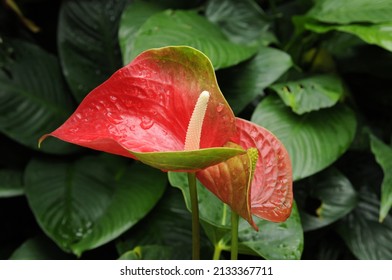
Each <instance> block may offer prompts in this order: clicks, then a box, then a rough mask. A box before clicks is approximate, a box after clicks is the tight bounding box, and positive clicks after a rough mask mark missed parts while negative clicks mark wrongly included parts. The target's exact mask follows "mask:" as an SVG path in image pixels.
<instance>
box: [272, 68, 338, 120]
mask: <svg viewBox="0 0 392 280" xmlns="http://www.w3.org/2000/svg"><path fill="white" fill-rule="evenodd" d="M270 88H271V89H273V90H274V91H276V92H277V93H278V95H279V96H280V98H282V100H283V102H284V103H285V104H286V105H287V106H290V107H291V108H292V110H293V111H294V112H295V113H297V114H303V113H308V112H311V111H315V110H319V109H322V108H328V107H332V106H333V105H335V104H336V103H337V102H338V101H339V100H340V99H341V98H342V97H343V94H344V88H343V84H342V81H341V80H340V79H339V78H338V77H336V76H332V75H317V76H313V77H309V78H305V79H301V80H297V81H290V82H286V83H278V84H274V85H272V86H270Z"/></svg>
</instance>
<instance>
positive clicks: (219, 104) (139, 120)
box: [40, 47, 293, 228]
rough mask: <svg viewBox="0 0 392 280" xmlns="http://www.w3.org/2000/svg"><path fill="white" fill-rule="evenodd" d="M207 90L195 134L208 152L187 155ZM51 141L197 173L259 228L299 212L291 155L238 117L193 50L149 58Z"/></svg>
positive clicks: (94, 95) (116, 79)
mask: <svg viewBox="0 0 392 280" xmlns="http://www.w3.org/2000/svg"><path fill="white" fill-rule="evenodd" d="M203 91H208V93H206V94H205V96H208V100H207V101H206V102H208V103H207V107H206V111H205V114H204V109H203V116H204V117H203V118H202V120H200V122H202V129H201V135H200V136H195V137H200V139H198V140H200V147H199V148H200V149H198V148H195V149H192V150H190V151H188V150H187V151H184V144H185V138H186V135H187V133H188V125H189V123H190V119H191V115H192V113H193V110H194V109H195V104H196V103H197V101H198V98H199V96H200V94H201V93H202V92H203ZM204 108H205V107H204ZM195 111H196V110H195ZM196 122H197V120H196ZM199 124H200V123H199ZM190 135H192V134H190ZM47 136H54V137H57V138H59V139H61V140H63V141H67V142H70V143H74V144H77V145H81V146H84V147H88V148H92V149H96V150H100V151H104V152H108V153H113V154H117V155H122V156H126V157H130V158H134V159H137V160H141V161H142V162H144V163H146V164H149V165H151V166H153V167H156V168H160V169H162V170H165V171H167V170H172V171H197V177H198V179H199V180H200V181H201V182H202V183H203V184H204V185H205V186H206V187H207V188H208V189H209V190H210V191H211V192H213V193H214V194H215V195H216V196H217V197H219V198H220V199H221V200H222V201H223V202H225V203H227V204H228V205H229V206H230V207H231V208H232V209H233V211H235V212H237V213H238V214H239V215H240V216H242V217H243V218H244V219H246V220H247V221H248V222H249V223H250V224H251V225H252V226H253V227H254V228H257V226H256V225H255V223H254V222H253V219H252V215H256V216H258V217H261V218H263V219H266V220H270V221H273V222H281V221H284V220H286V219H287V218H288V216H289V215H290V212H291V207H292V201H293V194H292V174H291V173H292V171H291V163H290V159H289V156H288V153H287V151H286V149H285V148H284V146H283V145H282V144H281V143H280V142H279V141H278V139H277V138H276V137H275V136H274V135H273V134H272V133H270V132H269V131H267V130H266V129H264V128H262V127H260V126H257V125H255V124H253V123H251V122H248V121H245V120H242V119H238V118H237V119H236V118H235V116H234V114H233V112H232V110H231V108H230V106H229V105H228V103H227V101H226V100H225V98H224V97H223V95H222V93H221V92H220V90H219V87H218V85H217V82H216V77H215V73H214V69H213V67H212V65H211V62H210V61H209V59H208V58H207V57H206V56H205V55H204V54H202V53H201V52H199V51H197V50H195V49H193V48H190V47H165V48H160V49H152V50H148V51H145V52H143V53H142V54H140V55H139V56H138V57H137V58H136V59H135V60H134V61H132V62H131V63H130V64H129V65H127V66H125V67H123V68H121V69H120V70H118V71H117V72H116V73H114V74H113V76H112V77H110V78H109V79H108V80H107V81H106V82H104V83H103V84H102V85H100V86H98V87H97V88H96V89H94V90H93V91H91V92H90V93H89V94H88V95H87V96H86V98H85V99H84V100H83V101H82V103H81V104H80V105H79V107H78V108H77V109H76V111H75V112H74V113H73V114H72V115H71V116H70V118H69V119H68V120H67V121H66V122H65V123H64V124H63V125H62V126H60V127H59V128H58V129H57V130H55V131H53V132H52V133H50V134H47V135H44V136H43V137H42V138H41V139H40V143H41V142H42V141H43V139H45V138H46V137H47ZM196 142H197V143H198V141H196ZM245 150H247V151H245Z"/></svg>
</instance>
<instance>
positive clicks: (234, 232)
mask: <svg viewBox="0 0 392 280" xmlns="http://www.w3.org/2000/svg"><path fill="white" fill-rule="evenodd" d="M238 220H239V216H238V214H237V213H236V212H234V211H233V210H231V259H232V260H237V259H238Z"/></svg>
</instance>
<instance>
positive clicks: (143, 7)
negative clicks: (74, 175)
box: [118, 0, 192, 65]
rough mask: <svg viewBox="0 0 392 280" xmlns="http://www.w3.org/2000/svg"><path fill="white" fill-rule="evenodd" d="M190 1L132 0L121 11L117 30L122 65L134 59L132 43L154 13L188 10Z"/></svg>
mask: <svg viewBox="0 0 392 280" xmlns="http://www.w3.org/2000/svg"><path fill="white" fill-rule="evenodd" d="M191 2H192V1H182V0H179V1H160V0H154V1H146V0H134V1H132V3H131V4H130V5H128V6H127V7H126V9H125V10H124V11H123V13H122V16H121V21H120V28H119V34H118V37H119V42H120V47H121V51H122V54H123V63H124V65H125V64H128V63H129V62H130V61H131V60H132V57H135V56H136V54H134V49H133V41H134V40H135V36H136V35H137V31H138V30H139V28H140V27H141V26H142V25H143V23H144V22H145V21H146V20H147V19H148V18H149V17H150V16H152V15H154V14H155V13H158V12H161V11H164V10H166V9H169V8H176V9H177V8H178V9H181V8H188V5H190V4H192V3H191Z"/></svg>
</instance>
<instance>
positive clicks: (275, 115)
mask: <svg viewBox="0 0 392 280" xmlns="http://www.w3.org/2000/svg"><path fill="white" fill-rule="evenodd" d="M252 121H253V122H255V123H257V124H259V125H261V126H264V127H265V128H267V129H268V130H270V131H271V132H272V133H273V134H275V135H276V136H277V137H278V138H279V139H280V140H281V141H282V143H283V144H284V146H285V147H286V148H287V150H288V152H289V154H290V158H291V160H292V166H293V177H294V180H298V179H301V178H305V177H307V176H310V175H312V174H314V173H316V172H318V171H320V170H322V169H324V168H325V167H327V166H329V165H330V164H332V163H333V162H334V161H335V160H336V159H338V158H339V157H340V156H341V155H342V154H343V153H344V152H345V151H346V150H347V148H348V147H349V146H350V144H351V142H352V141H353V139H354V135H355V130H356V119H355V115H354V113H353V111H352V110H351V109H349V108H348V107H346V106H344V105H342V104H338V105H336V106H334V107H332V108H328V109H323V110H320V111H316V112H311V113H307V114H303V115H297V114H295V113H293V112H292V111H291V110H290V109H289V108H288V107H287V106H285V104H284V103H283V102H282V100H281V99H280V98H279V97H277V96H268V97H266V98H265V99H264V100H263V101H262V102H261V103H260V104H259V105H258V107H257V108H256V110H255V111H254V113H253V116H252Z"/></svg>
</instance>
